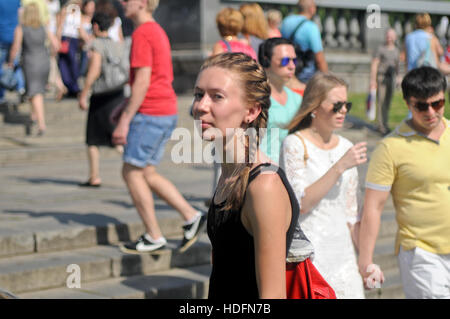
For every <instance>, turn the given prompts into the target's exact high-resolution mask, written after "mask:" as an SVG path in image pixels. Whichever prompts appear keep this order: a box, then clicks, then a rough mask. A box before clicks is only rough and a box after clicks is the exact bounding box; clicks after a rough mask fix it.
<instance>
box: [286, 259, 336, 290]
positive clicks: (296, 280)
mask: <svg viewBox="0 0 450 319" xmlns="http://www.w3.org/2000/svg"><path fill="white" fill-rule="evenodd" d="M286 297H287V299H336V294H335V292H334V290H333V288H331V286H330V285H329V284H328V283H327V282H326V281H325V279H324V278H323V277H322V275H321V274H320V273H319V271H318V270H317V269H316V267H314V265H313V264H312V262H311V260H309V258H308V259H306V260H304V261H302V262H299V263H286Z"/></svg>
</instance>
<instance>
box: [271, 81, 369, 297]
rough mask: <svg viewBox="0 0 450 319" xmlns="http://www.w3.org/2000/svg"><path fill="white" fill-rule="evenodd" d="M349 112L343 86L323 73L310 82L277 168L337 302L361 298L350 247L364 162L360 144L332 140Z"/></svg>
mask: <svg viewBox="0 0 450 319" xmlns="http://www.w3.org/2000/svg"><path fill="white" fill-rule="evenodd" d="M350 107H351V103H349V102H347V85H346V83H345V82H344V81H343V80H341V79H339V78H337V77H335V76H333V75H331V74H323V73H318V74H316V75H315V76H314V77H313V78H311V80H310V81H309V82H308V85H307V86H306V89H305V93H304V97H303V102H302V105H301V108H300V110H299V112H298V113H297V115H296V117H295V118H294V120H293V121H292V122H291V124H290V125H289V126H288V129H289V133H290V134H289V135H288V136H287V137H286V138H285V140H284V141H283V146H282V149H281V156H280V166H281V167H282V168H283V169H284V170H285V172H286V175H287V177H288V180H289V182H290V183H291V185H292V187H293V189H294V191H295V193H296V195H297V199H298V201H299V203H300V207H301V210H300V217H299V218H300V225H301V228H302V230H303V231H304V233H305V235H306V236H307V237H308V238H309V240H310V241H311V243H312V244H313V246H314V251H315V256H314V258H313V259H312V261H313V264H314V266H316V268H317V269H318V270H319V272H320V273H321V274H322V276H323V277H324V278H325V280H326V281H327V282H328V283H329V284H330V285H331V287H333V289H334V290H335V292H336V296H337V298H364V288H363V282H362V279H361V276H360V274H359V271H358V266H357V260H356V256H355V248H354V244H355V245H357V238H358V236H357V232H358V229H359V218H358V200H357V190H358V171H357V168H356V166H357V165H360V164H362V163H364V162H366V160H367V159H366V143H365V142H362V143H359V144H356V145H355V146H353V144H352V143H351V142H350V141H349V140H347V139H346V138H344V137H342V136H339V135H337V134H334V131H335V130H336V129H338V128H341V127H342V125H343V123H344V119H345V115H346V114H347V112H348V111H349V110H350ZM352 239H353V240H352Z"/></svg>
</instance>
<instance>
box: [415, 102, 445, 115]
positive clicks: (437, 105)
mask: <svg viewBox="0 0 450 319" xmlns="http://www.w3.org/2000/svg"><path fill="white" fill-rule="evenodd" d="M444 104H445V99H441V100H437V101H434V102H431V103H427V102H416V103H415V104H414V107H415V108H416V110H417V111H419V112H426V111H428V108H429V107H430V106H431V107H432V108H433V109H434V110H435V111H436V112H437V111H439V110H440V109H441V108H442V107H443V106H444Z"/></svg>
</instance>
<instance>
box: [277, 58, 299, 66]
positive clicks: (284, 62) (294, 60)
mask: <svg viewBox="0 0 450 319" xmlns="http://www.w3.org/2000/svg"><path fill="white" fill-rule="evenodd" d="M291 60H292V62H293V63H294V65H295V66H297V58H289V57H284V58H282V59H281V63H280V65H281V66H286V65H288V64H289V61H291Z"/></svg>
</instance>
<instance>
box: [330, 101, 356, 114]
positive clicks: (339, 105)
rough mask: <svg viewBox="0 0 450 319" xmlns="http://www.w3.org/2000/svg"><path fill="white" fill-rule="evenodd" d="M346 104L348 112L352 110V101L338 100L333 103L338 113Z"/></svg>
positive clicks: (335, 111)
mask: <svg viewBox="0 0 450 319" xmlns="http://www.w3.org/2000/svg"><path fill="white" fill-rule="evenodd" d="M344 105H345V108H346V109H347V112H350V109H351V108H352V102H336V103H334V104H333V112H334V113H337V112H339V111H340V110H341V109H342V107H343V106H344Z"/></svg>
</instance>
